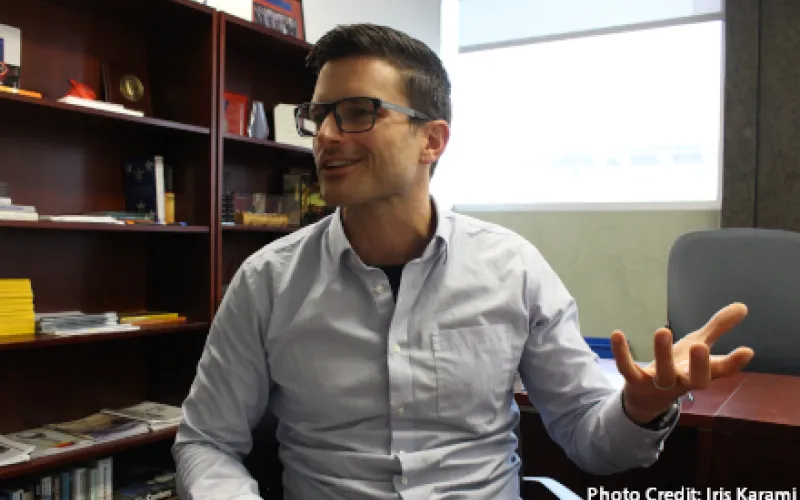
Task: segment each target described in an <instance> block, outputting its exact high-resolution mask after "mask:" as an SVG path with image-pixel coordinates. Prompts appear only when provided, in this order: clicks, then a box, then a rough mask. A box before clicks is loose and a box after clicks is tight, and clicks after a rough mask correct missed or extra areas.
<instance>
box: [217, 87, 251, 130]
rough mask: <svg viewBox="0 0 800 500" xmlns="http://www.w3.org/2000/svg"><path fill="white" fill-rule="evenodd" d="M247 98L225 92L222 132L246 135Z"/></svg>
mask: <svg viewBox="0 0 800 500" xmlns="http://www.w3.org/2000/svg"><path fill="white" fill-rule="evenodd" d="M247 102H248V101H247V96H245V95H242V94H237V93H235V92H225V98H224V100H223V106H224V107H223V116H224V117H225V119H224V120H223V122H222V127H223V130H222V131H223V132H224V133H227V134H235V135H247Z"/></svg>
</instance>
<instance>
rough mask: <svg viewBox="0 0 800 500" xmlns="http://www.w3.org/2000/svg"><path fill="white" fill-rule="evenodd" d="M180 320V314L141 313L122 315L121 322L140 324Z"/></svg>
mask: <svg viewBox="0 0 800 500" xmlns="http://www.w3.org/2000/svg"><path fill="white" fill-rule="evenodd" d="M167 319H178V313H151V314H148V313H146V312H145V313H141V314H133V315H130V316H128V315H122V314H121V315H120V316H119V322H120V323H122V324H127V323H138V322H139V321H153V320H167Z"/></svg>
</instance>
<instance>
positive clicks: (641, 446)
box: [602, 390, 680, 462]
mask: <svg viewBox="0 0 800 500" xmlns="http://www.w3.org/2000/svg"><path fill="white" fill-rule="evenodd" d="M677 412H678V414H677V415H675V417H674V418H673V419H672V421H671V422H670V425H668V426H667V427H665V428H664V429H660V430H651V429H648V428H646V427H643V426H641V425H639V424H637V423H636V422H634V421H633V420H631V419H630V417H629V416H628V414H627V413H625V410H624V409H623V407H622V391H621V390H620V391H618V392H617V393H615V394H614V395H613V396H612V397H610V398H608V399H607V400H606V402H605V408H603V411H602V414H603V416H604V418H603V420H604V422H605V423H606V426H607V429H608V431H609V434H610V437H611V438H612V439H613V440H614V441H616V442H618V443H621V444H623V447H624V448H627V449H629V450H631V452H633V453H635V454H636V455H639V457H640V458H642V459H644V460H645V461H647V462H649V461H650V459H652V461H653V462H655V460H656V459H657V458H658V454H659V453H660V452H661V450H662V448H663V445H664V440H665V439H666V438H667V436H668V435H669V434H670V433H671V432H672V430H673V429H674V428H675V426H676V424H677V422H678V420H679V417H680V406H679V407H678V410H677Z"/></svg>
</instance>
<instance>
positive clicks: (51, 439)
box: [0, 427, 92, 460]
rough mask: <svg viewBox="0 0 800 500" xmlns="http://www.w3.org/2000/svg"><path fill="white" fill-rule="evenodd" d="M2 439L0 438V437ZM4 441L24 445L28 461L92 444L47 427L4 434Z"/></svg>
mask: <svg viewBox="0 0 800 500" xmlns="http://www.w3.org/2000/svg"><path fill="white" fill-rule="evenodd" d="M0 438H2V436H0ZM5 439H9V440H11V441H14V442H17V443H21V444H23V445H25V446H26V447H27V448H26V449H28V450H29V451H28V453H29V458H28V459H29V460H30V459H34V458H40V457H47V456H50V455H56V454H58V453H64V452H66V451H71V450H75V449H78V448H83V447H85V446H89V445H91V444H92V442H91V441H88V440H86V439H81V438H78V437H76V436H73V435H71V434H65V433H63V432H59V431H57V430H54V429H49V428H47V427H37V428H35V429H28V430H25V431H19V432H14V433H11V434H6V436H5Z"/></svg>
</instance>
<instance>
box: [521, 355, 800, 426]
mask: <svg viewBox="0 0 800 500" xmlns="http://www.w3.org/2000/svg"><path fill="white" fill-rule="evenodd" d="M599 362H600V365H601V368H602V369H603V373H604V374H605V375H606V377H608V378H609V380H610V381H611V382H612V384H614V385H615V386H616V387H621V386H622V383H623V379H622V376H621V375H620V374H619V372H618V371H617V369H616V365H615V363H614V360H607V359H601V360H600V361H599ZM692 395H693V400H689V399H688V398H685V399H684V400H683V403H682V405H681V417H680V422H679V425H681V426H688V427H700V428H711V427H712V426H717V425H720V426H724V427H726V428H730V429H734V428H738V429H742V428H748V429H753V430H759V428H767V427H768V428H770V429H772V430H774V428H775V427H776V426H789V427H800V377H793V376H790V375H773V374H767V373H753V372H742V373H737V374H735V375H733V376H731V377H726V378H723V379H718V380H715V381H713V382H712V383H711V384H710V385H709V386H708V387H707V388H706V389H703V390H699V391H692ZM515 399H516V401H517V404H519V405H520V406H523V407H525V406H528V407H529V406H532V405H531V402H530V400H529V399H528V396H527V394H526V393H524V392H517V393H516V394H515ZM795 431H796V429H795Z"/></svg>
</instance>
